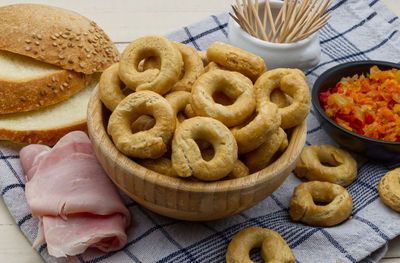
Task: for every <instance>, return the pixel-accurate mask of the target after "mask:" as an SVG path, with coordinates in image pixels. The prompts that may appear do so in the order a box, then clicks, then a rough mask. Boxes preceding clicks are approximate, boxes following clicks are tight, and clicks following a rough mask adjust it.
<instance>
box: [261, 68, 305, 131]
mask: <svg viewBox="0 0 400 263" xmlns="http://www.w3.org/2000/svg"><path fill="white" fill-rule="evenodd" d="M277 88H279V89H280V90H282V91H283V92H284V93H286V94H288V95H290V96H291V97H292V98H293V102H292V103H291V104H290V105H289V106H287V107H284V108H279V113H280V114H281V117H282V122H281V127H282V128H283V129H288V128H292V127H294V126H297V125H299V124H300V123H302V122H303V120H304V119H305V118H306V117H307V115H308V113H309V112H310V107H311V96H310V90H309V88H308V84H307V81H306V79H305V76H304V73H303V72H302V71H300V70H298V69H286V68H278V69H273V70H270V71H267V72H265V73H264V74H262V75H261V76H260V77H259V78H258V79H257V81H256V83H255V84H254V92H255V93H256V96H257V98H260V99H262V100H266V101H271V97H270V96H271V93H272V91H273V90H274V89H277Z"/></svg>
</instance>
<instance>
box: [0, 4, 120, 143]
mask: <svg viewBox="0 0 400 263" xmlns="http://www.w3.org/2000/svg"><path fill="white" fill-rule="evenodd" d="M119 55H120V54H119V52H118V49H117V48H116V46H115V45H114V43H113V42H112V41H111V40H110V38H109V37H108V36H107V35H106V34H105V33H104V32H103V30H102V29H100V28H99V27H98V26H97V25H96V23H95V22H93V21H91V20H89V19H88V18H86V17H84V16H82V15H80V14H78V13H76V12H73V11H70V10H66V9H63V8H58V7H53V6H47V5H40V4H15V5H8V6H2V7H0V139H4V140H10V141H13V142H17V143H24V144H27V143H42V144H48V145H52V144H55V143H56V142H57V140H58V139H59V138H61V137H62V136H63V135H65V134H66V133H68V132H69V131H72V130H78V129H80V130H85V129H86V111H87V103H88V101H89V97H90V93H91V91H92V89H93V87H94V86H95V85H96V83H97V82H98V77H96V78H95V77H94V75H98V74H99V73H101V72H102V71H104V70H105V69H106V68H108V67H109V66H110V65H112V64H113V63H115V62H118V61H119ZM89 80H92V81H91V84H90V85H89V86H88V87H86V88H85V86H87V85H88V81H89Z"/></svg>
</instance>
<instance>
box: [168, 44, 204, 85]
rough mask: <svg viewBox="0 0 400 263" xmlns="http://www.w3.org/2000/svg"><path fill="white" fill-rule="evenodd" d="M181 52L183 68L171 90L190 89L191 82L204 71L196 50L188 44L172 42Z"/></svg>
mask: <svg viewBox="0 0 400 263" xmlns="http://www.w3.org/2000/svg"><path fill="white" fill-rule="evenodd" d="M174 43H175V45H176V46H177V47H178V49H179V51H180V52H181V55H182V59H183V69H182V73H181V74H180V78H179V80H178V82H176V83H175V85H174V86H173V87H172V89H171V91H177V90H184V91H189V92H190V91H191V90H192V86H193V83H194V82H195V81H196V79H197V78H198V77H199V76H200V75H201V74H203V73H204V65H203V61H202V60H201V57H200V56H199V54H198V52H197V51H196V50H195V49H194V48H192V47H189V46H188V45H185V44H182V43H177V42H174Z"/></svg>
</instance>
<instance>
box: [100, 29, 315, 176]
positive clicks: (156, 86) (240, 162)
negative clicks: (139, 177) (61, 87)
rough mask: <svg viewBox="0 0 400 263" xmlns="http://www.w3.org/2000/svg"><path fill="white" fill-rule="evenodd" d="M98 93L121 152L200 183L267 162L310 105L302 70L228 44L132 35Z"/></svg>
mask: <svg viewBox="0 0 400 263" xmlns="http://www.w3.org/2000/svg"><path fill="white" fill-rule="evenodd" d="M99 95H100V99H101V100H102V102H103V103H104V105H105V106H106V107H107V108H108V109H109V110H110V111H111V112H112V113H111V116H110V118H109V121H108V126H107V132H108V134H109V135H110V136H111V138H112V140H113V142H114V144H115V146H116V148H117V149H118V150H119V151H120V152H122V153H123V154H125V155H127V156H130V157H133V158H134V160H135V161H136V162H137V163H139V164H140V165H142V166H144V167H146V168H148V169H151V170H153V171H155V172H157V173H160V174H164V175H168V176H175V177H180V178H191V179H195V180H202V181H216V180H220V179H233V178H238V177H243V176H247V175H249V174H251V173H254V172H256V171H259V170H261V169H263V168H265V167H266V166H267V165H268V164H270V162H272V161H273V160H275V159H276V158H277V157H278V156H279V155H280V154H282V153H283V152H284V150H285V149H286V147H287V145H288V139H287V135H286V132H285V130H286V131H287V130H288V129H290V128H292V127H295V126H297V125H299V124H300V123H302V122H303V121H304V119H305V118H306V116H307V114H308V113H309V110H310V104H311V99H310V92H309V88H308V85H307V82H306V79H305V76H304V74H303V72H302V71H300V70H298V69H286V68H282V69H274V70H270V71H266V67H265V64H264V61H263V60H262V59H261V58H260V57H258V56H256V55H253V54H251V53H248V52H246V51H244V50H242V49H239V48H236V47H233V46H230V45H228V44H225V43H221V42H215V43H213V44H211V45H210V46H209V47H208V49H207V51H206V52H205V53H201V52H198V51H196V50H195V49H193V48H192V47H190V46H187V45H185V44H181V43H176V42H173V41H170V40H169V39H167V38H165V37H161V36H146V37H142V38H139V39H136V40H134V41H133V42H131V43H130V44H129V45H128V46H127V47H126V49H125V50H124V51H123V53H122V55H121V59H120V62H119V63H116V64H114V65H112V66H111V67H109V68H108V69H107V70H106V71H104V72H103V74H102V76H101V80H100V83H99Z"/></svg>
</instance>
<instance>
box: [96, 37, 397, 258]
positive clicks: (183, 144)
mask: <svg viewBox="0 0 400 263" xmlns="http://www.w3.org/2000/svg"><path fill="white" fill-rule="evenodd" d="M99 94H100V98H101V100H102V102H103V103H104V105H105V106H106V107H107V108H108V109H109V110H110V111H111V112H112V113H111V116H110V119H109V122H108V126H107V132H108V134H109V135H110V136H111V138H112V140H113V142H114V144H115V146H116V147H117V148H118V149H119V151H121V152H122V153H124V154H126V155H127V156H130V157H133V158H135V159H134V160H135V161H137V162H138V163H139V164H141V165H142V166H144V167H146V168H148V169H150V170H153V171H155V172H157V173H160V174H163V175H166V176H173V177H180V178H192V179H195V180H202V181H215V180H220V179H234V178H239V177H244V176H247V175H249V174H250V173H254V172H256V171H259V170H261V169H263V168H265V167H266V166H268V165H269V164H270V163H271V162H272V161H273V160H274V159H275V158H277V157H278V156H279V155H280V154H282V153H283V152H284V151H285V149H286V147H287V145H288V138H287V134H286V131H287V130H288V129H290V128H292V127H295V126H297V125H299V124H300V123H302V122H303V121H304V119H305V118H306V116H307V115H308V113H309V110H310V94H309V88H308V85H307V82H306V79H305V76H304V74H303V73H302V72H301V71H300V70H298V69H288V68H280V69H274V70H269V71H266V67H265V64H264V62H263V60H262V59H261V58H260V57H258V56H255V55H253V54H251V53H248V52H246V51H243V50H241V49H239V48H236V47H233V46H230V45H228V44H225V43H220V42H216V43H213V44H211V45H210V46H209V47H208V49H207V52H197V51H196V50H195V49H193V48H191V47H189V46H187V45H184V44H181V43H176V42H172V41H170V40H168V39H166V38H164V37H161V36H147V37H142V38H139V39H137V40H135V41H133V42H132V43H131V44H130V45H129V46H128V47H127V48H126V49H125V50H124V52H123V53H122V56H121V60H120V62H119V63H116V64H114V65H112V66H111V67H109V68H108V69H107V70H106V71H105V72H104V73H103V74H102V76H101V80H100V84H99ZM295 173H296V175H297V176H298V177H299V178H304V179H307V180H308V181H309V182H303V183H301V184H299V185H298V186H297V187H296V188H295V189H294V192H293V196H292V199H291V202H290V210H289V215H290V217H291V218H292V220H294V221H300V222H302V223H305V224H308V225H311V226H334V225H337V224H339V223H341V222H343V221H345V220H346V219H347V218H349V217H350V215H351V212H352V208H353V202H352V198H351V196H350V194H349V193H348V191H347V190H346V188H345V187H347V186H348V185H350V184H351V183H352V182H353V181H354V180H355V178H356V176H357V163H356V161H355V160H354V158H353V157H352V156H351V155H350V154H349V153H348V152H346V151H344V150H342V149H340V148H337V147H335V146H332V145H312V146H309V147H306V148H305V149H304V150H303V152H302V154H301V156H300V160H299V162H298V164H297V166H296V168H295ZM399 181H400V168H399V169H395V170H393V171H390V172H388V173H387V174H386V175H385V176H384V177H383V178H382V179H381V181H380V183H379V186H378V191H379V195H380V197H381V199H382V201H383V202H384V203H385V204H386V205H388V206H389V207H391V208H392V209H394V210H395V211H398V212H400V184H399ZM256 247H261V256H262V257H263V259H264V260H265V261H266V262H267V261H268V262H272V261H274V262H295V258H294V255H293V253H292V251H291V250H290V248H289V247H288V245H287V244H286V242H285V240H283V239H282V237H281V236H280V235H279V233H277V232H275V231H273V230H270V229H266V228H260V227H248V228H245V229H243V230H241V231H239V232H238V233H237V234H236V235H235V236H234V237H233V239H232V241H231V242H230V244H229V246H228V250H227V253H226V261H227V262H228V263H229V262H252V261H251V260H250V257H249V252H250V250H251V249H253V248H256Z"/></svg>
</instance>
